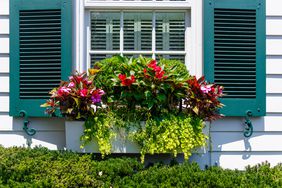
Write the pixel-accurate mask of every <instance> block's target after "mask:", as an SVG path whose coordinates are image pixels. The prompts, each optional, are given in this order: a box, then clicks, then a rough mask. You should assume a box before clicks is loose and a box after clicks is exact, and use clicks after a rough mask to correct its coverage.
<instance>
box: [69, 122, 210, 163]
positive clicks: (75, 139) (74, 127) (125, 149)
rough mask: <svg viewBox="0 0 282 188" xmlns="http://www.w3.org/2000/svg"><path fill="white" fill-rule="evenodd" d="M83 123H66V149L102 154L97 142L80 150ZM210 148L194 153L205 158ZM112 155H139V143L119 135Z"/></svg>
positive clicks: (207, 125) (207, 130) (113, 143)
mask: <svg viewBox="0 0 282 188" xmlns="http://www.w3.org/2000/svg"><path fill="white" fill-rule="evenodd" d="M83 123H84V121H67V120H66V121H65V131H66V132H65V133H66V149H67V150H71V151H74V152H79V153H100V151H99V147H98V144H97V142H95V141H93V142H92V143H89V144H87V145H86V146H85V147H84V148H80V145H81V141H80V137H81V135H82V134H83V130H84V127H83ZM209 126H210V124H209V122H206V126H205V128H204V129H203V132H204V134H205V135H209ZM208 147H209V146H208V145H207V147H201V148H199V149H197V150H196V151H195V152H193V153H194V154H196V155H197V154H198V157H199V156H203V155H204V154H206V153H207V151H208ZM111 153H116V154H117V153H129V154H130V153H132V154H139V153H140V146H139V145H138V144H137V143H134V142H132V141H131V140H125V139H123V138H122V137H121V135H120V134H118V133H117V134H116V137H115V138H114V140H113V142H112V151H111ZM198 157H196V158H198ZM193 158H195V156H193Z"/></svg>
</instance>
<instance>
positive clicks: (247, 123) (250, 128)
mask: <svg viewBox="0 0 282 188" xmlns="http://www.w3.org/2000/svg"><path fill="white" fill-rule="evenodd" d="M252 115H253V114H252V112H251V111H247V112H246V116H245V129H244V136H245V137H247V138H248V137H251V136H252V134H253V124H252V121H251V119H250V117H252Z"/></svg>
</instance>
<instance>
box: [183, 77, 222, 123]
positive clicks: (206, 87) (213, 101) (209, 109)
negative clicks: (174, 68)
mask: <svg viewBox="0 0 282 188" xmlns="http://www.w3.org/2000/svg"><path fill="white" fill-rule="evenodd" d="M187 82H188V84H189V88H190V89H189V92H188V98H187V99H188V100H186V104H188V106H189V107H191V109H192V111H193V112H194V113H196V114H197V115H199V116H200V117H204V119H205V120H215V119H217V118H219V117H220V115H219V114H217V113H216V109H219V108H221V107H222V106H223V104H222V103H221V102H220V101H219V98H220V97H222V96H223V93H222V91H223V87H222V86H219V85H216V84H209V83H207V81H206V80H205V77H204V76H202V77H201V78H199V79H198V80H197V78H196V77H195V76H194V77H192V79H190V80H188V81H187Z"/></svg>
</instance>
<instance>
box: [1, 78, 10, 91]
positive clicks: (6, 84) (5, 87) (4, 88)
mask: <svg viewBox="0 0 282 188" xmlns="http://www.w3.org/2000/svg"><path fill="white" fill-rule="evenodd" d="M8 92H9V76H1V74H0V93H8Z"/></svg>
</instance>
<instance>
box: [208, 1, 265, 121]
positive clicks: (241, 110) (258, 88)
mask: <svg viewBox="0 0 282 188" xmlns="http://www.w3.org/2000/svg"><path fill="white" fill-rule="evenodd" d="M265 41H266V37H265V0H205V1H204V74H205V76H206V78H207V79H208V80H209V81H211V82H215V83H217V84H220V85H223V86H224V87H225V90H224V93H225V94H226V95H225V97H224V98H223V99H222V102H223V104H224V105H225V107H224V108H223V109H222V110H221V113H223V114H224V115H226V116H244V115H246V112H247V111H251V112H252V114H253V116H263V115H265V108H266V107H265V106H266V89H265V88H266V87H265V84H266V80H265V79H266V72H265V58H266V57H265Z"/></svg>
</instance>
